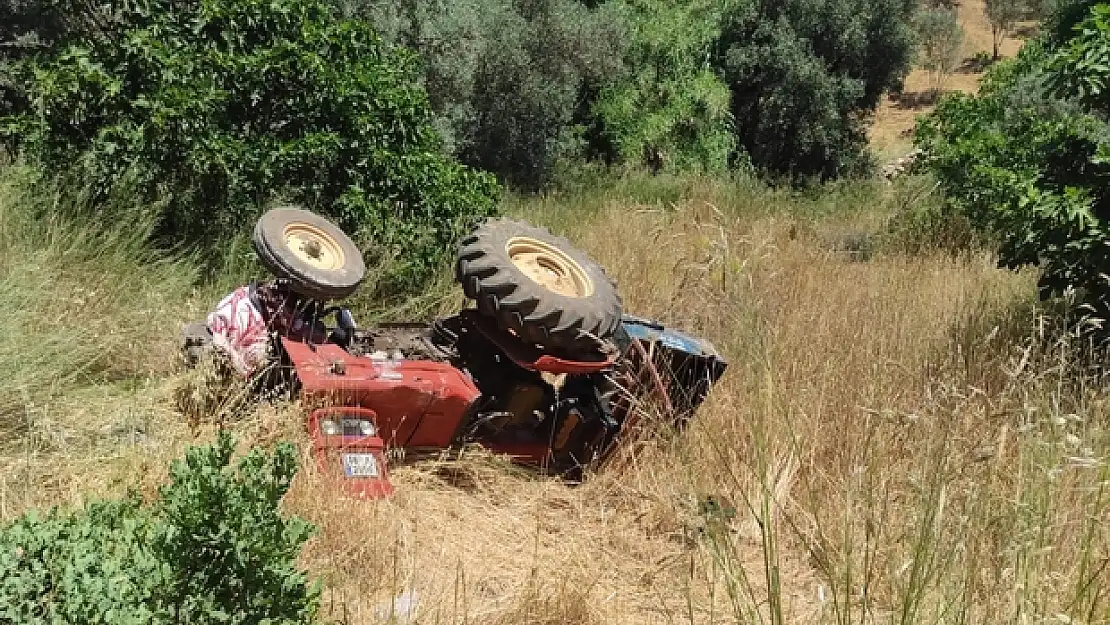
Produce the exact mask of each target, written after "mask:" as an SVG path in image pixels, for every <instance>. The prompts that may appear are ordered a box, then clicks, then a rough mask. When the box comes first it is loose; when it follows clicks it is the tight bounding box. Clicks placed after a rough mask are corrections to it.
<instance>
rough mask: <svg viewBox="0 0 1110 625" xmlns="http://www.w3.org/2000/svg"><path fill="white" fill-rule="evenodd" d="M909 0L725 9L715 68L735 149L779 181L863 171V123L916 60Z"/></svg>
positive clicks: (825, 0) (809, 0)
mask: <svg viewBox="0 0 1110 625" xmlns="http://www.w3.org/2000/svg"><path fill="white" fill-rule="evenodd" d="M916 4H917V3H916V2H915V1H914V0H831V1H830V0H782V1H781V2H756V1H755V0H741V1H739V2H733V3H729V5H728V8H727V9H726V11H725V14H724V16H723V23H722V27H721V38H720V40H719V42H718V44H717V54H716V60H715V64H716V66H717V67H718V71H720V72H721V74H722V76H723V77H724V80H725V82H726V83H727V84H728V86H729V89H730V90H731V92H732V113H733V123H734V124H735V129H736V137H737V141H738V143H739V145H740V146H741V147H742V148H743V149H744V151H745V152H747V154H748V155H750V157H751V160H752V162H753V164H755V165H756V166H757V167H759V168H761V169H764V170H766V171H769V172H772V173H776V174H786V175H793V176H803V177H809V176H815V177H820V178H833V177H837V176H841V175H845V174H851V173H853V172H856V171H860V170H863V169H865V168H866V167H867V166H868V165H869V164H870V163H869V159H868V156H867V151H866V145H867V139H866V120H867V116H868V115H869V114H870V113H872V112H873V111H874V110H875V108H876V107H877V106H878V103H879V99H880V97H881V96H882V94H883V92H884V91H886V90H887V89H888V88H891V87H894V86H896V85H898V84H899V83H900V82H901V79H902V78H903V76H904V75H905V72H906V71H907V70H908V68H909V63H910V58H911V55H912V52H913V34H912V29H911V27H910V18H911V16H912V13H913V10H914V7H915V6H916Z"/></svg>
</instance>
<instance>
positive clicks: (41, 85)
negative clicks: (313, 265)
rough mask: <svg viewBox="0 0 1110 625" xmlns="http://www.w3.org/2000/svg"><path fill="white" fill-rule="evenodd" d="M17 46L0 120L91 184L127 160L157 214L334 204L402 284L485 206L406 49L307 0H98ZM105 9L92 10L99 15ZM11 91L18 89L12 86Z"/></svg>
mask: <svg viewBox="0 0 1110 625" xmlns="http://www.w3.org/2000/svg"><path fill="white" fill-rule="evenodd" d="M109 9H110V11H109V13H108V15H109V16H110V20H109V21H108V22H107V26H105V27H104V29H103V31H101V30H98V29H84V31H83V32H78V33H73V34H71V35H69V36H65V37H63V38H62V39H61V40H60V41H59V42H58V43H57V44H55V45H52V46H50V47H49V48H47V49H45V50H43V51H42V52H39V53H37V54H33V55H30V56H27V57H25V58H23V59H21V60H19V61H18V62H17V64H16V69H17V70H18V72H19V75H20V76H21V77H22V78H23V82H22V83H21V85H20V87H21V89H22V91H21V93H20V94H19V95H20V98H15V99H13V100H12V102H13V104H12V105H13V106H14V108H15V110H14V111H13V113H14V114H13V115H10V116H9V117H7V118H6V119H5V120H3V123H2V126H0V129H2V131H3V132H4V133H5V135H6V137H7V138H8V139H9V141H10V145H12V146H13V147H15V148H18V149H20V150H22V152H23V153H24V154H25V155H26V156H27V157H28V158H29V159H32V160H33V161H35V162H37V163H39V164H41V165H42V166H43V167H44V168H45V169H46V170H48V171H52V172H62V171H65V170H68V169H70V168H71V167H72V166H74V165H76V166H77V167H78V169H79V173H80V174H81V175H82V177H83V178H85V179H86V180H87V181H88V182H90V183H91V186H92V188H94V189H110V188H112V187H113V185H115V184H116V183H117V182H119V181H120V180H121V178H122V177H123V176H124V175H125V174H127V175H131V176H135V177H137V179H138V180H139V184H140V187H141V188H142V189H143V190H145V191H146V192H147V193H148V194H149V196H150V198H151V199H159V200H163V201H164V203H165V208H164V209H163V220H162V226H161V231H162V233H163V234H165V235H167V236H171V237H173V238H174V239H180V238H185V239H186V240H194V241H195V240H204V239H210V238H212V237H216V236H221V235H224V236H226V233H229V232H240V231H242V230H243V229H244V228H246V227H249V226H250V225H251V224H253V221H254V218H255V217H256V216H257V215H258V213H259V211H260V207H261V206H263V205H264V204H265V202H266V201H268V200H269V199H270V198H273V197H275V196H282V197H283V198H284V199H287V200H291V201H294V202H298V203H300V204H303V205H306V206H307V207H309V208H312V209H314V210H317V211H319V212H321V213H324V214H326V215H329V216H331V217H333V218H335V219H336V220H337V221H338V222H339V223H340V225H341V226H342V227H344V228H345V229H346V230H348V231H349V232H351V233H352V234H354V235H356V238H358V239H359V240H361V241H364V242H372V243H373V245H374V247H371V248H369V250H370V251H373V252H378V253H375V254H374V257H375V258H379V257H382V256H384V255H385V254H388V253H392V252H393V251H395V250H396V251H399V252H403V254H399V255H398V258H400V259H401V260H400V262H399V263H398V264H397V265H395V266H394V267H393V268H392V272H391V275H392V276H393V277H394V278H395V279H396V281H397V282H398V283H399V284H402V285H405V284H413V283H414V282H415V281H417V280H419V279H420V278H421V277H423V276H425V275H427V274H428V272H429V271H431V270H432V268H434V267H436V266H438V264H439V263H440V262H442V260H443V258H444V256H445V254H446V253H447V252H448V250H449V249H450V244H451V243H452V242H453V241H454V240H456V239H457V238H458V236H460V235H461V233H462V232H463V231H465V230H466V229H468V228H469V227H470V226H471V225H472V224H473V223H474V222H475V220H476V219H478V218H480V217H482V216H484V215H487V214H490V213H491V212H492V210H493V208H494V203H495V199H496V187H495V183H494V182H493V180H492V179H491V178H489V177H487V176H485V175H483V174H478V173H473V172H471V171H468V170H466V169H464V168H463V167H461V166H460V165H458V164H457V163H455V162H453V161H452V160H451V159H450V158H449V157H446V156H444V155H442V153H441V149H440V137H439V134H438V133H437V132H436V131H435V128H434V126H433V125H432V123H431V121H432V120H431V115H430V112H429V107H428V103H427V97H426V95H425V93H424V91H423V90H422V89H420V88H419V86H418V85H417V78H418V76H419V74H418V70H417V67H416V65H415V63H414V61H413V59H412V58H411V55H409V54H408V53H406V52H404V51H402V50H400V49H395V48H391V47H389V46H387V45H385V44H383V42H382V41H381V40H380V38H379V37H378V35H377V34H376V33H375V32H374V30H373V29H372V28H370V27H369V25H368V24H366V23H364V22H360V21H352V20H341V19H337V18H336V17H335V16H334V15H333V10H332V9H331V8H330V6H329V5H328V4H326V3H324V2H318V1H316V0H273V1H271V0H266V1H262V0H227V1H219V2H216V1H202V2H192V3H184V4H182V3H176V2H172V1H170V0H143V1H140V2H123V1H119V2H114V3H111V4H110V5H109ZM106 19H107V18H106ZM22 102H25V104H23V103H22Z"/></svg>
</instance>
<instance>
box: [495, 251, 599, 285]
mask: <svg viewBox="0 0 1110 625" xmlns="http://www.w3.org/2000/svg"><path fill="white" fill-rule="evenodd" d="M505 251H506V252H507V253H508V255H509V259H510V260H512V262H513V265H515V266H516V267H517V269H520V271H521V272H522V273H523V274H524V275H525V276H528V279H530V280H532V281H533V282H535V283H536V284H539V285H540V286H542V287H544V288H545V289H547V290H549V291H551V292H553V293H557V294H559V295H562V296H564V297H575V298H578V297H588V296H589V295H591V294H593V291H594V285H593V281H591V280H590V278H589V276H587V275H586V271H585V270H584V269H582V266H581V265H579V264H578V263H577V262H576V261H575V260H574V259H572V258H571V257H570V256H568V255H567V254H566V253H565V252H563V251H562V250H560V249H559V248H557V247H555V246H553V245H550V244H548V243H546V242H544V241H540V240H539V239H534V238H532V237H513V238H512V239H510V240H509V242H508V243H506V244H505Z"/></svg>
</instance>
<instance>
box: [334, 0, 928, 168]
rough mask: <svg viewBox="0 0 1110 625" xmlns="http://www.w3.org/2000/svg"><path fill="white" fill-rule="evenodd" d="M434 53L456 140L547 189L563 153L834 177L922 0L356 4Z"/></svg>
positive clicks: (469, 153) (392, 33) (859, 159)
mask: <svg viewBox="0 0 1110 625" xmlns="http://www.w3.org/2000/svg"><path fill="white" fill-rule="evenodd" d="M351 2H352V7H353V8H351V9H350V10H351V11H352V12H353V13H354V14H358V15H362V16H365V17H367V18H368V19H371V20H372V21H373V22H374V23H375V24H379V25H380V28H381V29H382V31H383V32H385V33H387V35H386V36H387V38H390V40H391V41H394V42H396V43H398V44H400V45H405V46H407V47H410V48H412V49H415V50H417V51H419V52H420V54H421V56H422V58H423V59H424V78H425V84H426V85H427V88H428V90H429V93H430V97H431V100H432V102H433V106H434V108H435V110H436V112H437V114H438V115H439V117H440V120H441V124H440V127H441V129H442V130H443V131H444V134H445V136H446V137H447V140H448V144H449V145H451V146H452V148H453V149H454V151H455V153H456V154H457V155H458V156H459V157H460V158H462V159H463V160H464V161H466V162H467V163H470V164H473V165H475V166H477V167H480V168H483V169H487V170H490V171H495V172H497V173H498V174H499V175H500V176H501V177H502V179H504V180H507V181H509V182H510V183H513V184H515V185H520V186H525V187H536V186H539V185H542V184H543V183H544V182H546V181H547V180H549V179H550V178H551V177H552V173H553V166H554V164H555V163H556V162H557V161H558V159H559V158H566V157H587V158H594V159H600V160H604V161H605V162H609V163H618V164H629V165H634V166H647V167H650V168H652V169H654V170H660V169H669V170H677V171H714V170H719V169H722V168H724V167H727V165H728V163H729V161H730V160H731V161H732V162H733V163H745V164H746V163H748V161H749V157H750V160H751V162H752V163H753V164H754V165H755V166H757V167H758V168H760V169H762V170H764V171H767V172H770V173H773V174H776V175H788V176H789V175H798V176H805V177H808V176H819V177H825V178H828V177H833V176H837V175H841V174H845V173H850V172H853V171H858V170H860V169H861V168H862V166H863V165H865V164H866V158H865V156H866V155H865V147H866V146H865V141H864V126H865V122H866V118H867V116H868V115H869V114H870V113H871V112H872V111H873V110H874V108H875V107H876V106H877V104H878V101H879V97H880V94H881V93H882V92H883V90H884V89H887V88H888V87H890V86H893V85H897V84H898V83H899V82H900V80H901V78H902V76H903V75H904V73H905V72H906V70H907V69H908V67H909V63H910V60H911V57H912V53H913V50H912V45H913V40H912V36H911V35H912V33H911V27H910V18H911V14H912V12H913V8H914V7H915V6H916V0H883V1H882V2H877V3H876V2H868V1H864V0H835V1H830V0H788V1H786V2H779V3H770V2H763V1H756V0H738V1H737V2H730V3H721V2H710V1H709V0H667V1H664V0H608V1H607V2H600V1H599V2H589V3H583V2H578V1H576V0H528V1H524V0H515V1H514V0H404V1H402V2H384V1H382V0H367V2H366V3H365V4H361V5H360V4H359V3H358V0H351Z"/></svg>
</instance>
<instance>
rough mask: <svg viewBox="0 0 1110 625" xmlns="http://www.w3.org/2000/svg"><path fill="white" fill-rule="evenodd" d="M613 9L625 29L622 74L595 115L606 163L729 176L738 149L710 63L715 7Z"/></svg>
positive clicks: (626, 4) (656, 0)
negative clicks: (609, 160) (607, 152)
mask: <svg viewBox="0 0 1110 625" xmlns="http://www.w3.org/2000/svg"><path fill="white" fill-rule="evenodd" d="M613 4H614V5H615V6H617V7H619V8H620V9H621V10H622V14H623V15H624V18H625V20H626V21H627V22H628V24H629V26H630V28H629V30H630V36H629V48H628V50H627V51H626V52H625V65H626V67H627V68H628V71H627V75H626V76H624V77H623V78H622V79H621V80H619V81H616V82H614V83H612V84H610V85H609V86H607V87H606V88H604V89H603V90H602V92H601V94H600V95H599V97H598V101H597V103H596V105H595V107H594V112H595V114H596V116H597V118H598V119H597V122H598V124H599V126H600V135H601V137H602V139H603V141H604V142H606V143H607V144H609V145H611V151H612V152H613V154H612V155H611V158H613V157H615V158H613V160H617V161H619V162H622V163H630V164H636V165H642V166H647V167H650V168H651V169H653V170H656V171H659V170H668V171H681V172H699V173H700V172H715V171H723V170H725V169H727V167H728V160H729V157H730V156H731V155H732V152H733V150H734V149H735V144H736V141H735V136H734V134H733V131H732V123H731V121H732V116H731V113H730V111H729V101H730V100H729V95H730V94H729V90H728V87H727V86H726V85H725V84H724V83H723V82H721V80H720V78H718V77H717V75H716V73H715V72H714V71H713V67H712V65H711V64H710V63H709V58H710V54H709V53H710V50H711V49H712V46H713V43H714V41H715V40H716V38H717V37H718V36H719V34H720V33H719V26H720V14H721V4H720V3H719V2H712V1H709V0H682V1H681V2H663V1H661V0H615V1H614V3H613ZM597 147H598V146H595V149H597ZM602 149H603V150H604V148H602Z"/></svg>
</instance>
